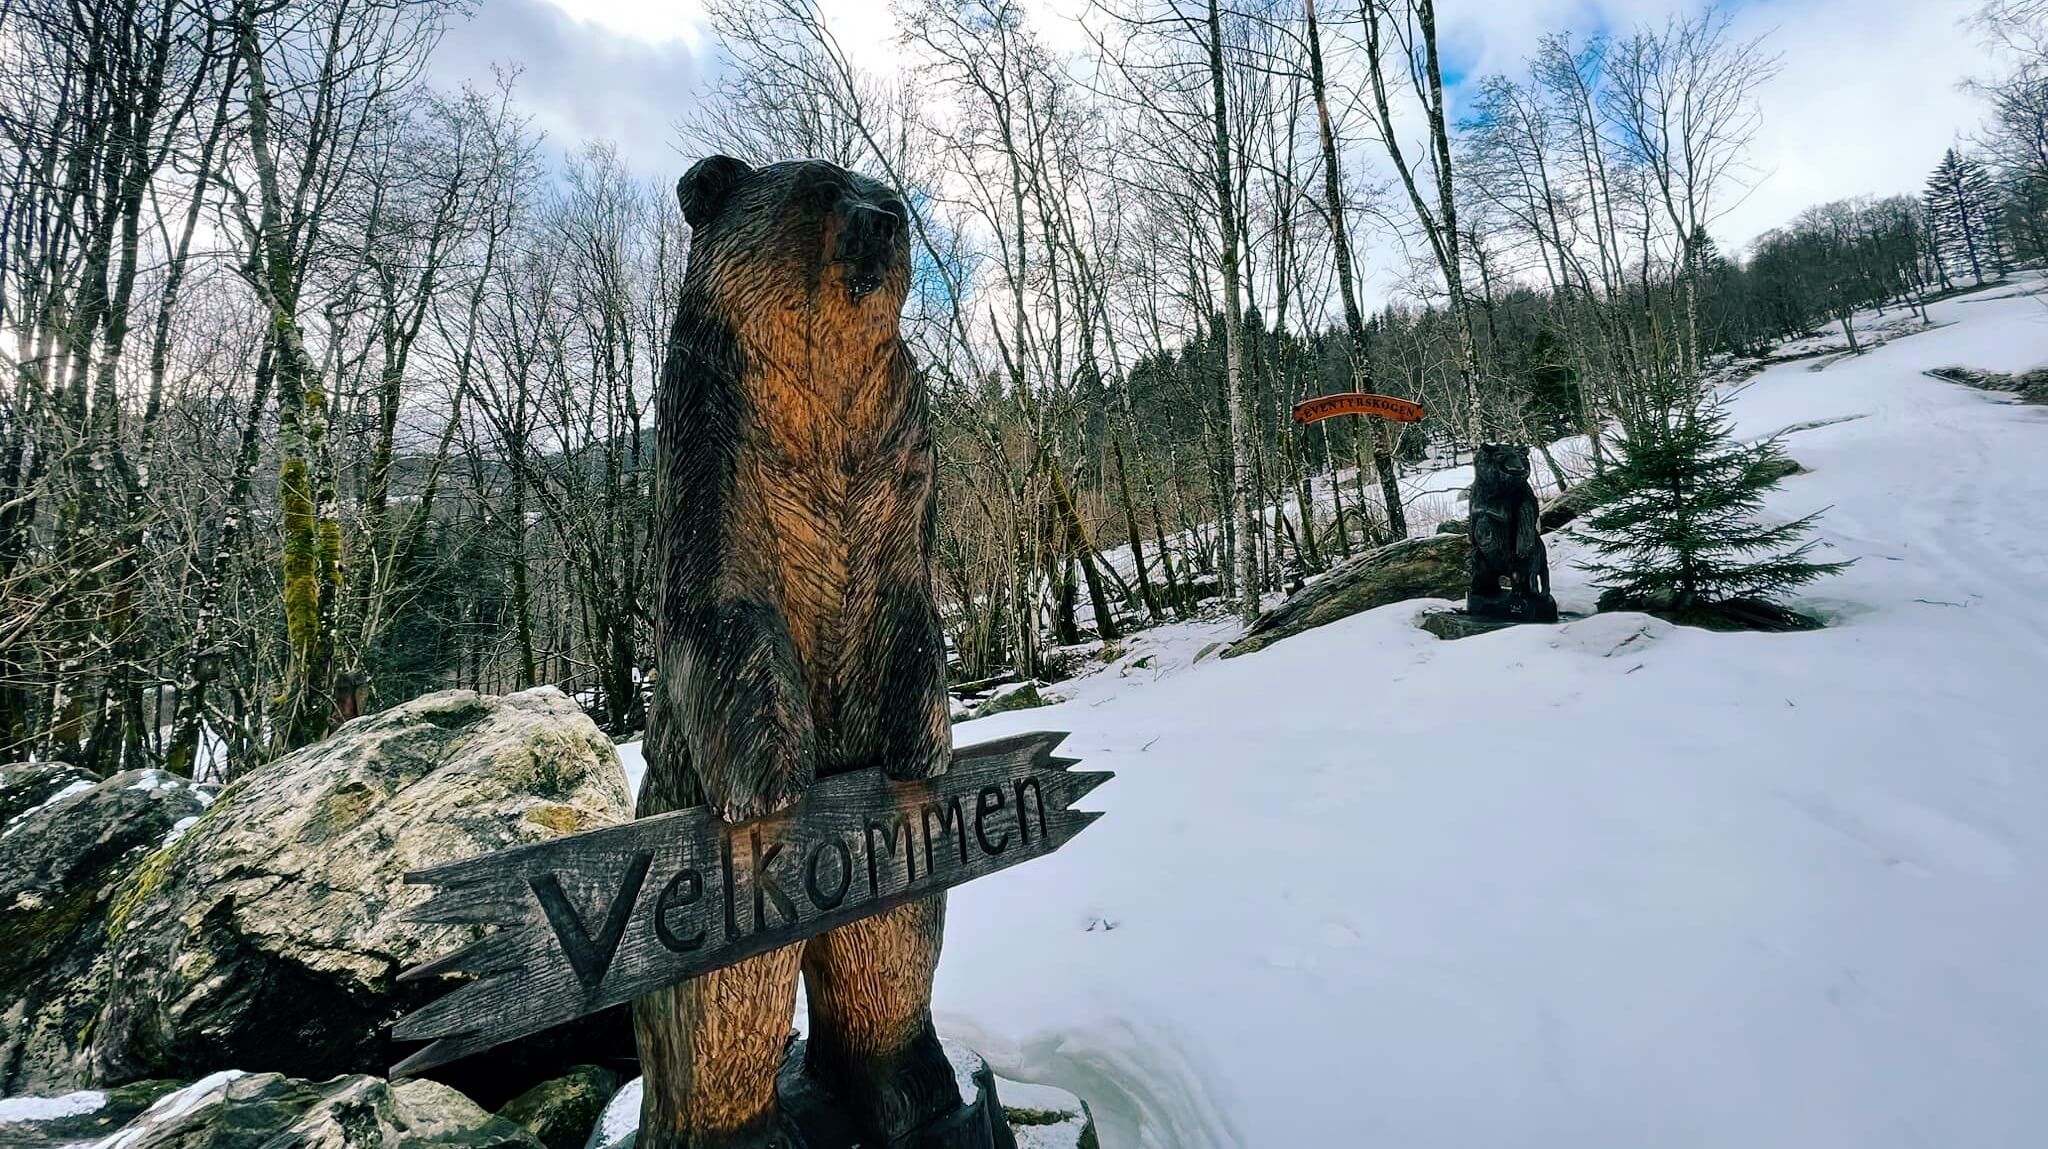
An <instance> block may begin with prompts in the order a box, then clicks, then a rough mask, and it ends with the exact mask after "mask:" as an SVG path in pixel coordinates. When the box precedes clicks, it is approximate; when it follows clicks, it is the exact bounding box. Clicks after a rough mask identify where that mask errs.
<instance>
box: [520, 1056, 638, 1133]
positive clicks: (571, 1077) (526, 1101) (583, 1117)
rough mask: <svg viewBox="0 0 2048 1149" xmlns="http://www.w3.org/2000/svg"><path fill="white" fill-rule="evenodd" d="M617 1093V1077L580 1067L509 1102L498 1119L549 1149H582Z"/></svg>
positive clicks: (587, 1066)
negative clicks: (529, 1134) (517, 1128)
mask: <svg viewBox="0 0 2048 1149" xmlns="http://www.w3.org/2000/svg"><path fill="white" fill-rule="evenodd" d="M618 1091H619V1075H618V1074H616V1073H613V1072H612V1071H611V1070H609V1069H604V1068H602V1067H600V1066H596V1065H579V1066H577V1067H576V1068H574V1069H572V1070H570V1071H569V1072H567V1073H565V1074H563V1075H562V1076H560V1077H557V1078H555V1079H553V1080H552V1081H543V1082H541V1083H540V1084H539V1085H536V1086H534V1087H533V1088H532V1089H529V1090H527V1091H526V1092H524V1093H522V1094H520V1095H519V1096H517V1097H514V1098H513V1099H512V1100H510V1101H508V1102H506V1103H505V1107H504V1108H503V1109H500V1110H498V1116H500V1117H503V1118H504V1119H505V1120H507V1121H510V1122H512V1123H513V1124H515V1125H517V1126H519V1127H520V1128H522V1129H524V1130H526V1131H527V1132H528V1133H531V1134H533V1136H534V1138H535V1139H536V1140H538V1141H539V1142H540V1143H541V1144H542V1145H544V1146H546V1147H547V1149H582V1146H583V1143H584V1142H585V1141H587V1140H588V1139H589V1138H590V1132H591V1130H593V1129H595V1128H596V1127H597V1119H598V1117H599V1116H600V1115H602V1114H603V1113H604V1110H605V1104H606V1103H607V1102H609V1101H610V1100H611V1099H612V1095H613V1094H615V1093H617V1092H618Z"/></svg>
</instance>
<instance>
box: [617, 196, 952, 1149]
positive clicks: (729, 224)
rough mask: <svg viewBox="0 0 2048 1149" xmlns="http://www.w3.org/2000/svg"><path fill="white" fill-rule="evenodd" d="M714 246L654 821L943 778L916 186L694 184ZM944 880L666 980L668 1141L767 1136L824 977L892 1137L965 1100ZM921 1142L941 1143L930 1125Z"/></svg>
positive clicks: (663, 1030) (885, 1132)
mask: <svg viewBox="0 0 2048 1149" xmlns="http://www.w3.org/2000/svg"><path fill="white" fill-rule="evenodd" d="M676 194H677V196H678V197H679V198H680V199H681V201H682V207H683V215H684V217H685V218H686V219H687V220H688V222H689V224H690V228H691V250H690V257H689V267H688V270H687V272H686V273H685V275H684V280H683V290H682V295H681V298H680V299H679V301H678V303H677V308H676V317H675V325H674V328H673V330H672V332H671V334H670V337H669V347H668V363H667V367H666V369H665V371H664V373H663V376H662V384H661V393H660V397H659V424H658V430H657V437H656V442H657V447H656V468H657V473H658V475H659V478H658V482H659V483H661V484H662V486H663V488H664V489H663V490H661V491H660V492H659V495H658V498H657V506H658V507H659V508H660V510H659V516H660V522H659V523H658V526H657V532H656V548H657V555H658V559H659V564H660V566H659V576H658V577H659V580H660V591H659V596H660V608H659V613H658V614H657V616H656V618H655V648H656V650H657V651H658V652H659V655H658V657H659V672H658V691H657V694H656V700H655V705H654V708H653V711H652V714H651V717H650V724H649V730H648V739H647V741H648V751H649V752H648V768H649V772H648V779H647V786H646V790H645V792H644V793H643V794H642V796H641V798H640V807H639V811H638V812H639V814H640V815H641V816H643V817H644V816H647V815H650V814H656V813H661V812H665V811H668V810H672V809H678V808H682V807H687V806H693V805H697V804H699V803H708V804H709V805H710V806H711V807H712V808H713V809H714V810H716V811H717V812H718V813H719V814H720V815H722V816H723V817H725V818H727V819H729V820H733V821H739V820H743V819H746V818H751V817H754V816H757V815H760V814H764V813H767V812H770V811H774V810H777V809H780V808H782V807H784V806H787V805H789V804H790V803H792V802H794V801H795V800H796V798H797V797H798V796H799V795H800V794H801V793H802V792H803V790H804V788H805V787H806V786H807V785H809V784H810V783H811V781H812V780H813V779H815V778H820V777H825V776H829V775H831V774H835V773H838V772H841V771H847V770H860V769H866V768H870V767H879V768H881V769H882V770H884V771H886V772H887V773H888V774H889V775H891V776H892V777H896V778H900V779H901V778H925V777H930V776H932V775H934V774H938V773H941V772H943V771H944V770H945V769H946V766H947V763H948V761H949V759H950V756H951V752H952V749H951V748H952V734H951V729H950V725H949V722H948V714H947V703H946V687H945V673H946V667H945V653H944V648H943V645H942V643H941V638H940V630H939V616H938V609H937V605H936V602H935V600H934V598H933V593H932V577H931V563H930V554H931V545H932V534H933V526H934V516H935V513H936V503H935V501H934V492H935V488H934V485H933V478H934V475H933V472H934V459H933V454H932V444H931V437H930V432H929V429H928V427H927V422H926V404H925V397H924V392H923V389H922V388H921V387H920V386H919V383H918V380H917V377H916V372H915V369H914V367H913V364H912V362H911V357H910V352H909V350H908V349H907V348H906V347H905V346H904V343H903V339H902V337H901V335H900V334H899V332H898V329H897V323H898V318H899V315H900V313H901V311H902V307H903V300H904V296H905V293H906V292H907V290H908V284H909V274H910V268H909V263H910V247H909V237H908V233H907V230H906V224H907V218H906V213H905V210H904V205H903V203H902V201H901V200H899V199H898V198H897V197H896V196H895V194H894V193H892V192H891V191H890V190H889V189H887V188H885V187H883V186H882V185H881V184H878V183H876V182H874V181H872V180H869V179H864V178H862V177H860V176H857V175H854V174H852V173H849V172H846V171H844V170H842V169H840V168H838V167H835V166H833V165H831V164H828V163H823V162H817V161H803V162H794V163H779V164H774V165H770V166H767V167H763V168H761V169H759V170H754V169H752V168H749V167H748V166H747V165H746V164H744V163H742V162H740V161H738V160H735V159H730V158H727V157H725V156H714V157H712V158H710V159H707V160H704V161H702V162H700V163H698V164H697V165H696V166H695V167H693V168H691V169H690V172H689V174H688V175H685V176H684V177H683V179H682V181H681V182H680V183H679V184H678V185H677V187H676ZM944 914H945V903H944V900H943V898H942V897H941V896H933V897H930V898H927V899H924V900H921V901H917V902H913V903H910V904H908V905H904V906H901V907H899V908H897V909H894V910H891V911H889V912H887V913H884V914H881V915H878V916H876V917H872V918H868V919H866V920H864V921H860V922H857V923H854V924H852V925H848V926H843V927H841V928H839V929H836V930H833V931H831V932H830V933H826V934H823V935H820V936H818V937H816V938H813V939H811V940H810V941H808V942H805V943H802V944H799V945H792V946H789V947H787V948H785V949H783V950H779V951H776V952H772V953H769V954H765V955H763V956H761V957H757V958H753V959H750V960H748V961H745V962H741V963H739V964H737V965H734V966H729V967H727V968H725V969H722V970H718V971H715V972H713V973H710V974H707V975H704V976H702V977H698V978H695V979H693V980H691V981H688V982H685V983H683V984H681V985H678V986H675V987H673V988H671V989H668V990H664V991H661V992H659V993H655V994H650V995H648V996H647V997H644V998H641V999H640V1000H639V1001H638V1002H636V1003H635V1006H634V1017H635V1030H636V1033H637V1036H638V1040H639V1046H640V1058H641V1063H642V1066H643V1067H644V1069H645V1071H646V1081H647V1084H646V1093H645V1100H644V1102H643V1106H642V1124H641V1128H640V1144H641V1146H642V1147H643V1149H666V1147H669V1146H689V1147H693V1149H694V1147H698V1146H761V1145H776V1144H779V1143H781V1139H782V1134H780V1133H778V1132H777V1130H776V1124H777V1116H776V1112H775V1072H776V1067H777V1064H778V1062H779V1061H780V1059H781V1055H782V1052H783V1048H784V1039H785V1037H786V1035H787V1033H788V1030H789V1023H790V1016H791V1011H792V1009H793V1008H794V1003H795V992H796V983H797V974H798V971H799V969H801V971H802V973H803V980H804V984H805V987H806V992H807V993H808V995H809V1004H810V1026H811V1032H810V1039H809V1045H808V1052H807V1060H806V1070H807V1072H809V1073H810V1074H811V1075H813V1077H814V1078H815V1079H816V1080H817V1081H818V1082H819V1083H821V1084H823V1085H824V1086H825V1087H826V1088H828V1089H830V1090H832V1091H833V1092H834V1093H836V1094H837V1095H838V1096H839V1097H840V1098H841V1099H842V1101H844V1102H845V1103H846V1104H847V1105H848V1106H849V1107H850V1108H851V1109H852V1110H853V1111H854V1114H855V1117H856V1119H857V1120H858V1121H859V1122H860V1123H861V1124H863V1125H864V1126H866V1128H867V1133H868V1135H869V1136H871V1137H873V1138H875V1139H876V1140H877V1142H878V1143H881V1144H894V1143H896V1140H897V1139H898V1138H903V1137H905V1136H906V1135H907V1134H911V1133H913V1132H914V1131H915V1130H917V1129H918V1128H919V1127H920V1126H922V1125H925V1124H926V1123H928V1122H930V1121H932V1120H933V1119H934V1118H936V1117H938V1116H941V1115H944V1114H946V1113H948V1112H950V1111H952V1110H954V1109H955V1108H957V1107H958V1106H959V1104H960V1096H959V1091H958V1089H957V1088H956V1086H955V1085H954V1081H953V1075H952V1071H951V1069H950V1068H949V1067H948V1065H947V1063H946V1059H945V1056H944V1054H943V1053H942V1052H941V1051H940V1048H939V1042H938V1037H937V1035H936V1033H935V1032H934V1030H933V1028H932V1020H931V984H932V974H933V971H934V970H935V969H936V968H937V965H938V956H939V938H940V933H941V930H942V928H943V925H944ZM911 1140H913V1141H914V1138H911Z"/></svg>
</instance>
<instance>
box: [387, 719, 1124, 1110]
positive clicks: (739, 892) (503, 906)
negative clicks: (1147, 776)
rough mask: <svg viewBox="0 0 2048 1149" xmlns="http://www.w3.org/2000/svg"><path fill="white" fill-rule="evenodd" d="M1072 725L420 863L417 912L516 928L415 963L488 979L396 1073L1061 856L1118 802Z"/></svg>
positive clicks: (421, 1016)
mask: <svg viewBox="0 0 2048 1149" xmlns="http://www.w3.org/2000/svg"><path fill="white" fill-rule="evenodd" d="M1065 737H1066V735H1064V734H1020V735H1017V736H1015V737H1012V738H1005V739H1002V740H1000V741H996V742H989V743H984V744H982V745H979V746H969V747H965V748H963V749H960V750H958V751H956V752H955V753H954V756H953V762H952V765H951V767H950V768H949V769H948V770H947V771H946V773H944V774H942V775H940V776H938V777H936V778H933V779H930V780H928V781H921V782H892V781H890V780H889V779H887V778H886V777H884V776H883V775H882V773H881V772H880V771H879V770H861V771H855V772H852V773H847V774H838V775H834V776H832V777H830V778H825V779H822V780H820V781H819V782H817V783H816V784H815V785H813V786H812V787H811V788H810V789H809V790H807V791H806V792H805V793H804V796H803V797H802V799H800V800H799V801H798V802H797V803H796V804H795V805H793V806H791V807H790V808H788V809H786V810H783V811H781V812H779V813H775V814H771V815H768V816H767V817H764V818H757V819H754V820H753V821H749V822H739V823H728V822H724V821H722V820H720V819H719V818H718V817H717V816H716V815H715V814H713V813H712V812H711V811H710V810H709V809H707V808H704V807H697V808H693V809H689V810H679V811H676V812H674V813H671V814H662V815H659V816H657V817H652V818H642V819H639V820H637V821H633V822H629V823H627V824H625V825H622V826H612V827H607V828H606V829H602V830H592V831H590V832H588V833H583V834H576V835H573V836H571V837H567V838H560V839H557V840H555V841H552V842H542V843H539V844H537V845H532V846H521V847H518V848H515V849H511V850H502V851H499V852H498V853H495V854H486V855H484V856H483V857H480V858H471V859H469V860H467V861H461V862H455V863H453V864H450V865H446V866H437V867H435V868H433V869H430V870H422V871H418V872H416V873H411V874H407V875H406V881H408V882H415V883H422V884H426V885H430V886H433V887H434V893H433V896H432V897H431V898H429V899H428V900H427V901H426V902H425V903H424V904H422V905H421V906H420V907H418V908H417V909H415V910H414V911H413V912H412V914H411V918H412V920H414V921H422V922H446V923H458V924H472V925H489V926H496V927H497V929H496V930H495V931H494V932H492V933H490V934H487V935H485V936H484V937H483V938H482V939H480V940H478V941H475V942H472V943H470V944H469V945H467V946H465V947H463V948H462V949H459V950H457V951H455V952H454V953H451V954H448V955H447V956H445V957H441V958H438V959H435V960H433V961H430V962H426V963H424V964H422V965H419V966H416V967H414V968H413V969H410V970H407V971H406V972H405V973H404V974H402V975H400V976H401V979H402V980H407V981H415V980H419V979H423V978H432V977H440V976H443V975H448V974H468V975H471V976H473V977H474V978H475V979H476V980H474V981H471V982H470V983H469V984H467V985H464V986H462V987H461V988H459V989H457V990H455V991H454V992H452V993H450V994H448V995H446V996H445V997H442V998H440V999H438V1000H436V1001H434V1002H432V1003H431V1004H429V1005H427V1006H425V1007H424V1008H422V1009H420V1010H418V1011H416V1012H414V1013H412V1014H409V1015H407V1016H406V1017H404V1018H402V1019H401V1020H400V1021H399V1022H398V1025H397V1027H396V1028H395V1029H394V1030H393V1036H395V1037H397V1038H399V1039H400V1040H407V1041H415V1040H427V1039H431V1040H432V1042H433V1043H432V1044H431V1045H428V1046H427V1047H426V1048H425V1049H422V1050H419V1051H418V1052H416V1053H414V1054H413V1055H412V1056H410V1057H408V1058H406V1059H405V1060H404V1061H402V1062H400V1063H399V1064H398V1065H397V1066H395V1067H394V1068H393V1069H392V1071H391V1075H392V1076H393V1077H398V1076H402V1075H405V1074H411V1073H418V1072H420V1071H421V1070H424V1069H430V1068H432V1067H434V1066H437V1065H441V1064H443V1063H445V1062H448V1061H451V1060H454V1059H455V1058H458V1057H465V1056H468V1055H469V1054H472V1053H475V1052H477V1051H479V1050H482V1049H485V1048H488V1047H490V1046H493V1045H497V1044H499V1043H501V1042H506V1041H510V1040H512V1039H514V1038H517V1037H523V1036H525V1035H527V1034H531V1033H535V1032H537V1031H539V1030H542V1029H546V1028H548V1027H549V1026H553V1025H559V1024H561V1023H563V1022H566V1021H571V1020H573V1019H575V1018H578V1017H581V1016H583V1015H585V1014H589V1013H595V1012H597V1011H598V1010H601V1009H604V1008H606V1007H608V1006H611V1005H616V1004H618V1003H619V1002H623V1001H627V1000H630V999H632V998H634V997H637V996H639V995H641V994H643V993H646V992H648V991H650V990H654V989H659V988H661V987H663V986H668V985H673V984H675V983H677V982H680V981H683V980H685V979H688V978H691V977H694V976H696V975H698V974H701V973H704V972H706V971H708V970H713V969H717V968H719V967H721V966H727V965H731V964H733V963H734V962H737V961H741V960H743V959H745V958H749V957H752V956H754V955H756V954H760V953H766V952H767V951H769V950H772V949H776V948H779V947H781V946H785V945H788V944H789V943H791V942H795V941H801V940H803V939H805V938H809V937H813V936H816V935H818V934H821V933H824V932H825V931H826V930H829V929H832V928H834V927H836V926H841V925H845V924H846V923H847V922H851V921H856V920H858V919H861V918H864V917H867V916H869V915H871V914H877V913H881V912H883V911H884V910H888V909H890V908H892V907H895V906H898V905H901V904H903V903H904V902H908V901H910V900H912V899H914V898H919V897H923V896H925V895H927V894H931V893H934V892H936V891H939V890H943V889H945V888H947V887H949V886H956V885H959V884H960V883H962V882H967V881H971V880H973V879H975V878H979V877H981V876H983V875H985V874H992V873H994V872H996V871H997V870H1001V869H1006V868H1008V867H1010V866H1014V865H1016V864H1017V863H1019V862H1023V861H1028V860H1030V859H1032V858H1038V857H1043V856H1044V855H1046V854H1050V853H1052V852H1053V851H1054V850H1057V849H1059V848H1060V847H1061V846H1063V845H1065V844H1066V843H1067V842H1068V841H1069V840H1070V839H1072V838H1073V836H1074V835H1075V834H1078V833H1080V831H1081V830H1082V828H1083V827H1085V826H1087V825H1088V824H1089V823H1090V822H1093V821H1094V820H1095V819H1097V818H1099V817H1101V816H1102V815H1101V814H1100V813H1092V812H1086V811H1080V810H1075V809H1072V808H1071V807H1072V805H1073V803H1074V801H1075V800H1076V799H1078V798H1080V797H1081V796H1082V795H1084V794H1087V793H1088V792H1089V791H1091V790H1093V789H1095V788H1096V787H1097V786H1100V785H1101V784H1102V783H1104V782H1106V781H1108V780H1109V779H1110V778H1111V777H1112V775H1110V774H1108V773H1107V772H1100V771H1097V772H1076V771H1073V770H1071V769H1069V767H1071V766H1073V765H1074V762H1075V760H1074V759H1071V758H1056V757H1054V756H1053V749H1054V747H1056V746H1058V745H1059V743H1060V740H1061V739H1063V738H1065Z"/></svg>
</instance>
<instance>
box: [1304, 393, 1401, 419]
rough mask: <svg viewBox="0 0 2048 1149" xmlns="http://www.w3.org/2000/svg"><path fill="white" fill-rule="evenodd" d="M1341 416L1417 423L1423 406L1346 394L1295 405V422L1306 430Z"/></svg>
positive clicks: (1377, 397) (1383, 397)
mask: <svg viewBox="0 0 2048 1149" xmlns="http://www.w3.org/2000/svg"><path fill="white" fill-rule="evenodd" d="M1338 415H1377V416H1379V417H1380V418H1382V419H1392V420H1393V421H1394V422H1396V423H1414V422H1417V421H1419V420H1421V418H1422V404H1420V403H1412V402H1410V401H1408V400H1406V399H1396V398H1394V397H1393V396H1392V395H1368V394H1366V393H1365V392H1363V391H1346V392H1343V393H1342V394H1338V395H1322V396H1319V397H1317V398H1314V399H1304V400H1302V401H1301V402H1299V403H1296V404H1295V405H1294V421H1295V422H1297V423H1300V424H1302V425H1303V426H1306V425H1308V424H1310V423H1316V422H1320V421H1322V420H1324V419H1329V418H1333V417H1335V416H1338Z"/></svg>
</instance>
